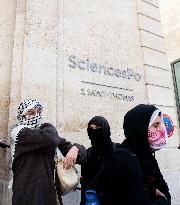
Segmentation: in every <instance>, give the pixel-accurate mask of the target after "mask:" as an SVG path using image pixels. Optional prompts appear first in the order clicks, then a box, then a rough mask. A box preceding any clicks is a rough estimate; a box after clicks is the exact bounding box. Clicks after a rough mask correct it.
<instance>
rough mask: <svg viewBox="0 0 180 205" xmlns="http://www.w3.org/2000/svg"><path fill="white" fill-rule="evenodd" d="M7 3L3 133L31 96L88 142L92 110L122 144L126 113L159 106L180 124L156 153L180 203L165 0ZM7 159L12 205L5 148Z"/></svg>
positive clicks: (2, 25) (0, 91) (49, 117)
mask: <svg viewBox="0 0 180 205" xmlns="http://www.w3.org/2000/svg"><path fill="white" fill-rule="evenodd" d="M0 1H1V7H0V16H1V18H0V111H1V114H0V137H1V139H3V140H6V141H7V142H9V133H10V130H11V128H12V127H13V126H14V125H15V123H16V113H17V107H18V105H19V103H20V102H21V101H22V100H23V99H27V98H36V99H39V100H40V101H41V102H42V103H43V105H44V111H45V116H44V117H45V121H49V122H51V123H52V124H54V125H55V126H56V127H57V129H58V131H59V133H60V135H61V136H64V137H66V138H67V139H68V140H71V141H72V142H74V141H76V142H78V143H82V144H84V145H85V146H88V145H89V141H88V138H87V134H86V126H87V122H88V120H89V119H90V118H91V117H92V116H94V115H103V116H105V117H106V118H107V119H108V120H109V122H110V125H111V129H112V136H113V137H112V138H113V140H114V141H117V142H121V141H122V140H123V138H124V136H123V129H122V122H123V116H124V114H125V113H126V112H127V111H128V110H129V109H130V108H132V107H133V106H135V105H137V104H139V103H150V104H154V105H156V106H158V107H159V108H160V109H161V110H162V111H163V112H165V113H167V114H168V115H170V116H171V118H172V119H173V122H174V125H175V131H174V135H173V136H172V137H171V138H170V139H169V145H168V147H167V148H166V149H164V150H162V151H160V152H159V153H157V158H158V161H159V164H160V166H161V169H162V171H163V173H164V176H165V178H166V180H167V182H168V184H169V187H170V191H171V193H172V199H173V203H172V204H173V205H178V204H179V203H180V195H179V193H180V190H179V189H180V188H179V184H180V177H179V176H180V160H179V157H180V152H179V150H178V149H177V147H178V145H179V135H178V133H179V129H178V128H179V125H178V120H177V119H178V118H177V106H176V102H175V93H174V85H173V79H172V72H171V67H170V64H169V63H168V61H167V55H166V50H165V47H164V35H163V31H162V24H161V18H160V12H159V4H158V0H131V1H129V0H107V1H103V0H91V1H88V0H76V1H70V0H66V1H64V0H34V1H31V0H0ZM0 161H1V164H0V204H3V205H9V204H10V192H9V191H8V189H7V182H8V181H9V178H10V175H11V172H10V170H9V168H10V153H9V151H8V150H2V149H1V150H0ZM1 196H2V197H1ZM77 201H78V200H77ZM65 203H67V201H66V202H65ZM70 203H72V204H73V205H75V204H74V203H75V202H68V205H69V204H70ZM76 204H78V202H77V203H76Z"/></svg>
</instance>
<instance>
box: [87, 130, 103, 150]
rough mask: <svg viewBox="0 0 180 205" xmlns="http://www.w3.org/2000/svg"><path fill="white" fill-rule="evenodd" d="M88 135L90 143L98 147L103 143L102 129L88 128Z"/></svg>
mask: <svg viewBox="0 0 180 205" xmlns="http://www.w3.org/2000/svg"><path fill="white" fill-rule="evenodd" d="M87 131H88V136H89V139H90V140H91V145H92V146H96V147H99V146H100V145H102V144H103V143H104V136H103V129H102V128H98V129H92V128H88V129H87Z"/></svg>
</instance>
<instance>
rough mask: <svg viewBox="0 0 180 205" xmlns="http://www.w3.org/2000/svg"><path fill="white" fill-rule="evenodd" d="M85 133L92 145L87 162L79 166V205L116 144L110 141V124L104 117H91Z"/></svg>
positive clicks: (82, 203)
mask: <svg viewBox="0 0 180 205" xmlns="http://www.w3.org/2000/svg"><path fill="white" fill-rule="evenodd" d="M87 133H88V136H89V139H90V141H91V145H92V146H91V147H89V148H88V149H87V162H86V163H84V164H82V166H81V205H84V204H85V191H86V190H87V189H88V188H90V187H91V188H92V187H93V186H94V184H93V182H94V180H95V178H96V176H97V174H98V173H99V172H100V170H101V169H102V168H103V166H104V164H105V163H107V161H108V160H109V159H110V157H111V155H112V152H113V150H114V149H115V148H116V146H117V145H116V143H113V142H112V141H111V137H110V136H111V132H110V126H109V123H108V121H107V120H106V119H105V118H104V117H101V116H95V117H93V118H92V119H91V120H90V121H89V123H88V128H87ZM93 188H94V187H93ZM97 194H99V193H97ZM99 197H100V202H101V196H99Z"/></svg>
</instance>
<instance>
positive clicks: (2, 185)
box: [0, 180, 12, 205]
mask: <svg viewBox="0 0 180 205" xmlns="http://www.w3.org/2000/svg"><path fill="white" fill-rule="evenodd" d="M11 198H12V192H11V190H10V189H8V183H7V182H4V181H2V180H0V205H11V204H12V203H11Z"/></svg>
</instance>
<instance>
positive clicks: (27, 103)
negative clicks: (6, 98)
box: [17, 99, 43, 128]
mask: <svg viewBox="0 0 180 205" xmlns="http://www.w3.org/2000/svg"><path fill="white" fill-rule="evenodd" d="M33 108H36V109H37V110H38V112H37V114H36V115H30V116H26V117H25V114H26V113H27V112H28V111H29V110H31V109H33ZM42 109H43V106H42V104H41V103H40V102H39V101H37V100H32V99H29V100H24V101H23V102H22V103H21V104H20V105H19V108H18V115H17V119H18V125H27V126H29V127H30V128H38V127H40V126H41V124H42Z"/></svg>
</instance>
